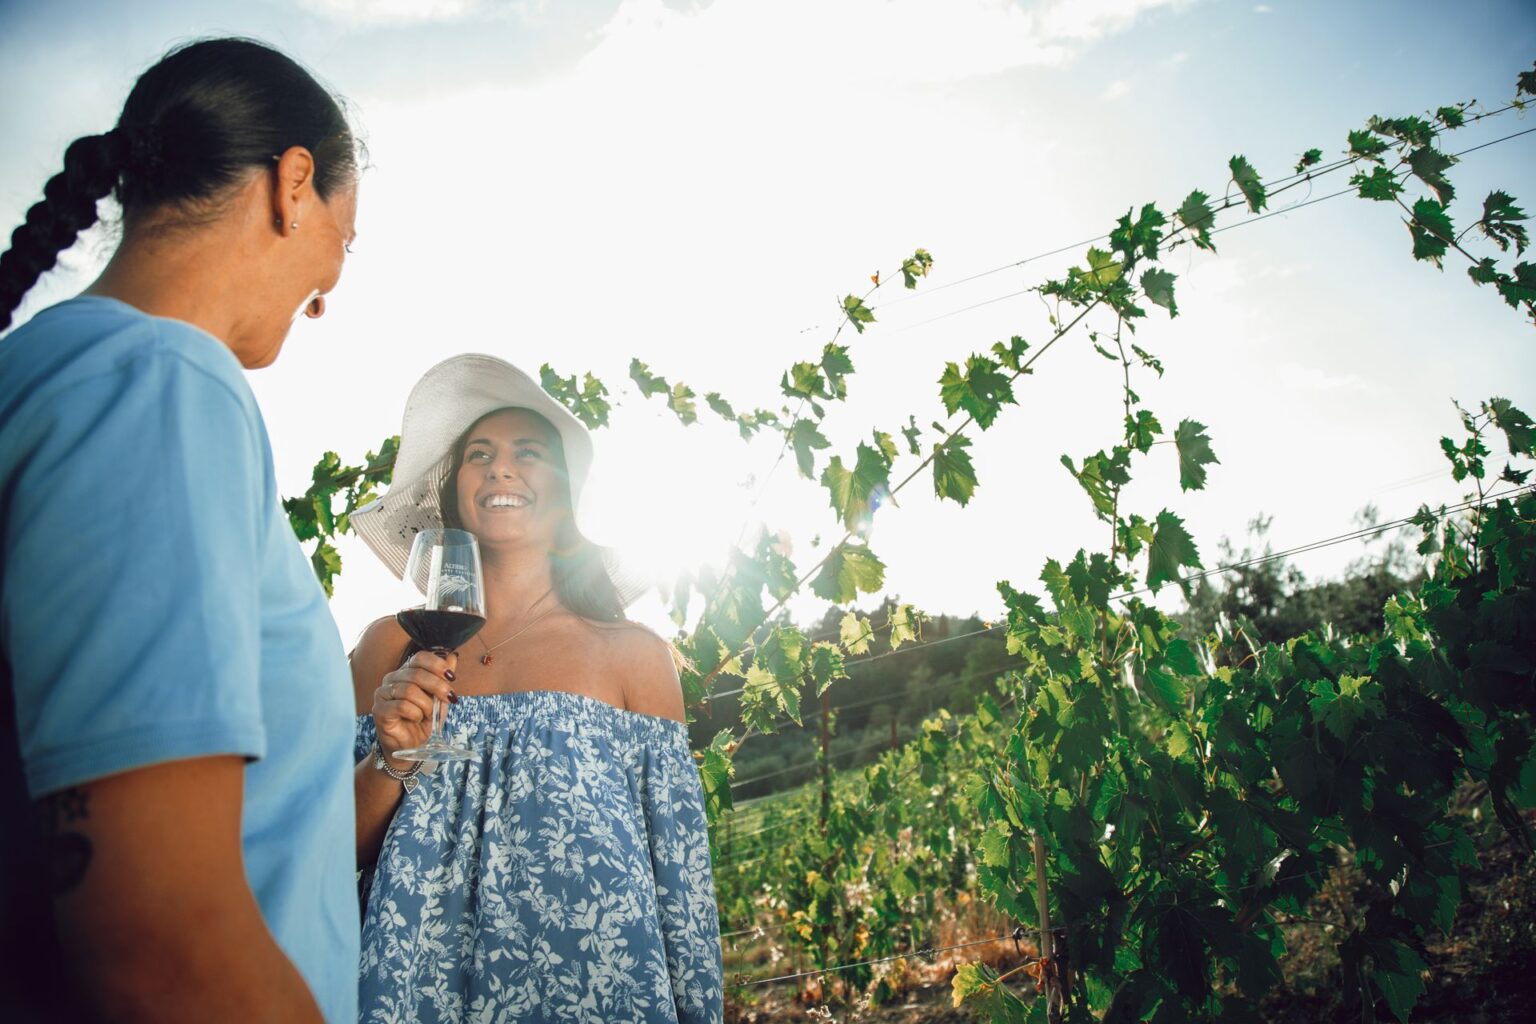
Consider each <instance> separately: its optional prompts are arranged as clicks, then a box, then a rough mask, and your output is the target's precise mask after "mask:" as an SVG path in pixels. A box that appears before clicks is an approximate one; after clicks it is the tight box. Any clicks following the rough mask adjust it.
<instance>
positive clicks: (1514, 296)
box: [1494, 263, 1536, 315]
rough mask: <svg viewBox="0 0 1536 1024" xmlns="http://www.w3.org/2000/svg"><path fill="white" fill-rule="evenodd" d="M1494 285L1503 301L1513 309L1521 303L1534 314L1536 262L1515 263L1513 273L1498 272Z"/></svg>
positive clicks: (1535, 304) (1535, 312) (1535, 310)
mask: <svg viewBox="0 0 1536 1024" xmlns="http://www.w3.org/2000/svg"><path fill="white" fill-rule="evenodd" d="M1494 287H1495V288H1497V289H1498V290H1499V294H1500V295H1502V296H1503V297H1504V301H1505V302H1507V303H1509V305H1510V306H1511V307H1513V308H1515V309H1519V308H1520V306H1521V304H1522V303H1523V304H1524V305H1525V307H1526V311H1527V312H1528V313H1532V314H1533V315H1536V309H1533V308H1532V307H1533V306H1536V263H1517V264H1515V272H1514V274H1513V275H1510V274H1500V275H1499V276H1498V279H1497V280H1496V281H1495V282H1494Z"/></svg>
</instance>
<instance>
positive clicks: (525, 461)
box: [352, 355, 723, 1022]
mask: <svg viewBox="0 0 1536 1024" xmlns="http://www.w3.org/2000/svg"><path fill="white" fill-rule="evenodd" d="M591 462H592V442H591V438H590V437H589V435H588V434H587V431H586V428H585V427H583V426H582V425H581V423H580V422H579V421H578V420H577V419H576V418H575V417H574V416H572V415H571V414H570V413H569V412H568V411H566V410H565V409H564V408H563V407H561V406H560V405H558V404H557V403H556V402H554V401H553V400H552V399H551V398H550V397H549V396H548V395H546V394H545V393H544V392H543V390H542V389H541V388H540V387H539V386H538V385H537V384H535V383H534V382H533V381H532V380H530V379H529V378H528V377H527V376H526V375H525V374H523V373H522V372H521V371H519V370H518V369H517V368H516V367H513V366H511V365H509V364H507V363H505V362H503V361H501V360H499V359H495V358H493V357H490V356H480V355H466V356H458V357H455V358H453V359H450V360H447V361H446V362H444V363H442V364H440V365H438V366H437V367H434V368H433V369H432V370H430V371H428V373H427V375H426V376H425V377H424V378H422V380H421V381H420V382H419V383H418V384H417V385H416V387H415V389H413V391H412V392H411V397H410V399H409V400H408V402H407V405H406V412H405V421H404V424H403V426H402V428H401V441H400V454H399V458H398V460H397V462H396V470H395V477H394V483H393V484H392V485H391V487H390V491H389V493H388V494H386V495H385V496H384V497H382V498H380V499H379V500H378V501H377V502H375V503H374V504H372V505H370V506H368V507H365V508H363V509H360V510H359V511H358V512H357V513H356V514H355V515H354V516H353V518H352V522H353V525H354V526H355V528H356V530H357V532H358V533H359V534H360V535H361V536H362V537H363V539H364V540H365V541H367V543H368V544H369V546H370V547H372V548H373V550H374V551H375V552H376V553H377V554H378V555H379V556H380V557H381V558H382V559H383V560H384V562H385V563H386V564H387V565H389V566H390V568H391V570H392V571H394V572H395V573H396V574H397V575H399V574H400V572H401V571H402V568H403V563H404V558H403V552H404V551H406V550H407V549H408V548H409V547H410V544H411V538H412V537H413V536H414V535H415V533H416V532H417V531H420V530H423V529H430V528H434V527H438V526H442V525H448V526H452V527H457V528H461V529H465V530H468V531H470V532H471V533H473V534H474V535H475V536H476V538H477V539H478V541H479V547H480V550H481V553H482V558H483V563H484V580H485V595H486V601H485V611H486V626H485V628H484V629H483V630H482V631H481V632H480V633H479V634H477V639H476V641H475V643H476V647H473V648H471V652H472V653H473V655H475V656H473V657H470V658H462V659H461V658H460V657H459V655H458V653H457V652H453V653H449V654H447V655H446V656H442V655H438V654H434V653H432V652H429V651H423V650H419V649H417V648H416V647H415V646H414V645H410V644H408V642H407V639H406V637H405V635H404V634H403V632H402V631H401V630H400V629H399V627H398V626H397V625H396V623H395V620H394V619H393V618H392V617H387V618H383V619H380V620H378V621H377V622H375V623H374V624H373V626H371V627H370V628H369V629H368V631H367V632H366V633H365V634H364V636H363V638H362V640H361V642H360V643H359V644H358V647H357V649H356V650H355V651H354V652H353V655H352V671H353V683H354V686H355V688H356V696H357V711H358V715H359V721H358V739H357V747H356V750H355V753H356V755H357V758H358V764H357V771H356V789H355V793H356V800H357V809H358V833H357V850H358V861H359V863H361V864H363V865H366V866H367V867H366V869H365V874H366V884H365V911H364V921H363V960H362V965H363V969H362V975H363V976H362V988H361V997H362V1003H363V1014H364V1016H365V1017H367V1016H371V1015H374V1014H377V1015H380V1016H388V1015H390V1014H391V1013H397V1012H398V1011H399V1008H400V1007H401V1006H404V1005H408V1006H410V1007H411V1010H412V1016H413V1018H414V1019H418V1020H424V1021H448V1020H460V1019H463V1018H464V1017H465V1016H466V1015H474V1016H477V1017H479V1016H484V1017H485V1018H486V1019H493V1018H498V1017H501V1016H513V1017H516V1019H519V1020H530V1021H535V1020H536V1021H546V1020H547V1021H555V1020H570V1019H601V1020H645V1021H672V1022H677V1021H697V1022H706V1021H708V1022H713V1021H718V1020H720V1019H721V1013H722V998H723V994H722V967H721V949H720V944H719V918H718V911H717V909H716V906H715V894H714V881H713V875H712V869H711V864H710V855H709V839H708V833H707V829H706V824H705V816H704V806H703V792H702V787H701V785H700V780H699V774H698V769H697V768H696V766H695V764H694V760H693V757H692V754H691V752H690V750H689V746H688V733H687V727H686V726H685V725H684V723H683V718H684V712H683V702H682V692H681V687H680V685H679V683H678V678H677V671H676V668H675V667H674V664H673V660H672V650H671V648H670V647H669V645H667V644H666V643H665V642H664V641H662V640H661V639H660V638H659V637H657V636H656V635H655V634H653V633H651V632H650V631H649V630H646V629H644V628H643V627H640V626H637V625H635V624H634V623H631V622H629V621H626V619H625V606H626V605H627V604H628V602H629V601H631V600H633V599H634V597H635V596H636V595H637V594H638V593H639V591H640V588H639V587H638V586H636V585H634V582H633V581H632V580H631V578H630V577H628V576H626V575H625V574H623V573H622V572H620V571H619V570H618V569H617V568H616V562H615V561H614V559H613V556H612V554H611V553H610V552H607V551H606V550H605V549H602V548H600V547H598V546H597V545H595V544H593V543H591V542H590V541H589V540H587V538H586V537H585V536H584V534H583V531H582V529H581V522H582V519H583V513H582V509H583V506H584V503H583V500H582V499H583V493H584V491H585V484H586V478H587V472H588V468H589V466H590V465H591ZM434 698H436V699H438V700H442V701H447V702H448V703H449V705H450V711H449V714H448V719H447V723H446V726H445V732H446V734H447V735H446V738H447V740H448V741H449V742H451V743H452V744H454V745H456V746H459V747H463V748H467V749H468V750H470V751H471V752H472V754H473V756H472V757H471V758H470V759H469V760H467V761H463V762H456V763H451V764H444V765H440V766H439V767H438V768H437V771H436V773H435V776H434V778H433V781H432V782H431V783H430V784H428V785H421V784H419V778H420V776H418V775H417V773H416V771H415V770H413V769H412V768H411V766H410V765H408V764H406V763H404V762H403V761H401V760H399V759H398V758H397V757H396V756H395V755H396V754H397V753H398V752H399V751H402V750H404V749H407V748H410V747H414V746H417V745H419V743H420V742H421V741H422V740H423V739H424V738H425V735H426V733H427V731H428V729H429V726H430V716H431V708H432V706H433V700H434ZM402 782H404V783H405V785H401V783H402ZM423 936H427V938H425V939H423ZM437 936H442V938H441V939H439V938H437ZM423 943H424V944H425V945H424V946H423ZM423 952H425V953H426V954H427V955H422V953H423ZM466 954H467V955H466Z"/></svg>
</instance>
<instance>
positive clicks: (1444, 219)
mask: <svg viewBox="0 0 1536 1024" xmlns="http://www.w3.org/2000/svg"><path fill="white" fill-rule="evenodd" d="M1405 223H1406V224H1407V225H1408V231H1409V233H1410V234H1411V235H1412V236H1413V258H1414V259H1416V260H1428V261H1429V262H1430V263H1433V264H1434V265H1435V266H1437V267H1438V266H1441V263H1440V258H1441V257H1442V256H1444V255H1445V250H1446V247H1447V245H1448V244H1449V243H1450V240H1451V239H1453V238H1455V237H1456V229H1455V227H1453V226H1452V224H1451V218H1450V216H1449V215H1447V214H1446V212H1445V207H1444V206H1442V205H1441V204H1439V203H1437V202H1435V201H1434V200H1433V199H1420V200H1418V201H1417V202H1415V203H1414V204H1413V219H1412V220H1410V221H1406V222H1405Z"/></svg>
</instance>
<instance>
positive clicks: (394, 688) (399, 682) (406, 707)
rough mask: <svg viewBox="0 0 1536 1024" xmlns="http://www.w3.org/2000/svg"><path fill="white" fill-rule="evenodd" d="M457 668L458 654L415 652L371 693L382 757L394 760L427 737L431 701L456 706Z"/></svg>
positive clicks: (429, 732) (419, 745) (428, 733)
mask: <svg viewBox="0 0 1536 1024" xmlns="http://www.w3.org/2000/svg"><path fill="white" fill-rule="evenodd" d="M457 668H458V655H456V654H454V653H453V652H452V651H448V652H446V653H444V654H439V653H438V652H436V651H417V652H416V653H415V654H413V655H411V657H410V658H409V659H408V660H407V661H406V663H405V664H404V665H401V666H400V667H399V668H397V669H395V670H394V671H393V672H391V673H389V674H388V675H387V676H385V677H384V679H383V680H382V681H381V682H380V683H379V688H378V689H377V690H375V691H374V692H373V727H374V732H375V733H376V734H377V736H378V740H379V749H380V750H381V751H382V752H383V753H384V755H385V756H386V757H388V758H390V759H391V760H395V759H396V754H397V752H398V751H401V750H411V749H414V748H418V747H422V746H424V745H425V744H426V743H427V741H428V740H429V739H430V738H431V735H432V701H433V698H436V699H437V700H438V701H446V702H447V703H448V704H456V703H458V695H457V694H455V693H454V692H453V682H454V680H453V673H454V671H455V670H456V669H457ZM399 760H401V761H404V760H405V759H404V758H399ZM396 767H397V768H400V770H402V771H403V770H404V768H403V767H401V766H400V765H396Z"/></svg>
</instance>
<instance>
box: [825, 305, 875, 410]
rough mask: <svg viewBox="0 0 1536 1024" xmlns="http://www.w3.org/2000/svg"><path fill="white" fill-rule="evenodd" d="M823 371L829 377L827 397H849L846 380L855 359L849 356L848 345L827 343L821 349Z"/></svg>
mask: <svg viewBox="0 0 1536 1024" xmlns="http://www.w3.org/2000/svg"><path fill="white" fill-rule="evenodd" d="M871 319H873V317H871ZM821 372H822V373H823V374H824V375H825V376H826V378H827V389H826V391H825V392H824V394H825V395H826V397H827V398H847V397H848V383H847V381H845V380H844V378H845V377H847V376H848V375H849V374H851V373H852V372H853V360H852V359H849V358H848V346H847V345H835V344H833V343H831V342H828V343H827V346H826V348H824V349H822V350H821Z"/></svg>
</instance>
